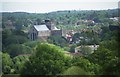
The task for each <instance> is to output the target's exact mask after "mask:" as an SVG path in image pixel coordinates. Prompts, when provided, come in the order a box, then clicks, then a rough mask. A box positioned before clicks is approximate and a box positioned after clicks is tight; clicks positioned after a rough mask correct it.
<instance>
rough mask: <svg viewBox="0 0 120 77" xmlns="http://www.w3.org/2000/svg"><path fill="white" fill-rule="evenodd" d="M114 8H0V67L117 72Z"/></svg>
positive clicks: (68, 72)
mask: <svg viewBox="0 0 120 77" xmlns="http://www.w3.org/2000/svg"><path fill="white" fill-rule="evenodd" d="M119 10H120V9H109V10H99V11H98V10H89V11H87V12H86V11H82V10H78V11H77V10H65V11H56V12H50V13H45V14H42V13H41V14H40V13H26V12H12V13H11V12H3V13H2V28H1V29H0V31H1V32H2V52H1V54H0V55H2V60H3V61H2V64H3V65H2V73H3V74H23V75H24V74H28V75H29V74H31V73H32V74H40V75H44V74H47V75H60V74H61V75H72V74H74V73H75V75H76V74H77V75H79V74H80V75H98V74H99V75H104V74H105V75H120V73H119V72H120V69H119V63H120V60H119V59H120V55H119V52H118V48H119V40H118V39H119V37H118V36H119V33H120V32H119V31H120V22H119V19H120V18H119V15H118V11H119ZM54 62H55V63H54ZM42 63H43V64H42ZM37 66H38V67H37ZM30 67H31V68H30ZM113 68H114V69H113ZM76 70H79V71H80V72H79V71H76ZM101 70H102V71H101ZM0 71H1V70H0ZM38 71H39V72H38ZM73 71H75V72H73Z"/></svg>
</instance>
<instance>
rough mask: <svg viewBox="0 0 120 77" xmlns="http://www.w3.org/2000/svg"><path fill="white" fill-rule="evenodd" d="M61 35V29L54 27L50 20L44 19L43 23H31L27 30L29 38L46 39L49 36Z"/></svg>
mask: <svg viewBox="0 0 120 77" xmlns="http://www.w3.org/2000/svg"><path fill="white" fill-rule="evenodd" d="M51 35H54V36H63V35H64V34H63V31H62V30H60V29H58V28H56V27H55V25H54V23H53V22H51V21H50V20H45V24H42V25H33V26H32V28H31V29H30V30H29V32H28V37H29V39H30V40H37V39H42V40H46V39H47V38H48V37H49V36H51Z"/></svg>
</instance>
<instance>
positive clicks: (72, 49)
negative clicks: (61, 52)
mask: <svg viewBox="0 0 120 77" xmlns="http://www.w3.org/2000/svg"><path fill="white" fill-rule="evenodd" d="M76 47H77V45H76V44H73V45H72V46H70V51H69V52H72V53H74V52H75V48H76Z"/></svg>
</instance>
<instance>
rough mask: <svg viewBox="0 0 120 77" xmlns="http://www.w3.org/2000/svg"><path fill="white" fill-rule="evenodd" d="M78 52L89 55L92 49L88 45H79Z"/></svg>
mask: <svg viewBox="0 0 120 77" xmlns="http://www.w3.org/2000/svg"><path fill="white" fill-rule="evenodd" d="M80 53H82V54H84V55H89V54H91V53H92V49H91V48H90V47H86V46H83V45H82V46H81V47H80Z"/></svg>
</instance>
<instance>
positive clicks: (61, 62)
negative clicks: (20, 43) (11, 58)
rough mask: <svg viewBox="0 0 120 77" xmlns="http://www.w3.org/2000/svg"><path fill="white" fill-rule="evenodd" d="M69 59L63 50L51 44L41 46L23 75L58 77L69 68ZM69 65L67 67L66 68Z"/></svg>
mask: <svg viewBox="0 0 120 77" xmlns="http://www.w3.org/2000/svg"><path fill="white" fill-rule="evenodd" d="M67 61H68V62H69V60H68V57H66V56H64V52H63V50H62V49H61V48H59V47H57V46H54V45H51V44H39V45H38V46H37V48H36V53H35V54H34V55H32V56H31V57H30V59H29V61H28V62H26V64H25V68H23V71H22V73H21V74H37V75H56V74H60V73H61V72H62V71H64V70H65V68H67V67H68V66H69V64H68V62H67ZM66 63H67V66H66Z"/></svg>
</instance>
